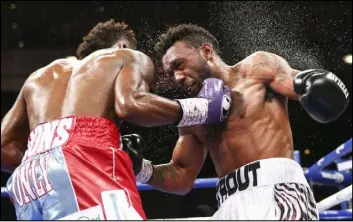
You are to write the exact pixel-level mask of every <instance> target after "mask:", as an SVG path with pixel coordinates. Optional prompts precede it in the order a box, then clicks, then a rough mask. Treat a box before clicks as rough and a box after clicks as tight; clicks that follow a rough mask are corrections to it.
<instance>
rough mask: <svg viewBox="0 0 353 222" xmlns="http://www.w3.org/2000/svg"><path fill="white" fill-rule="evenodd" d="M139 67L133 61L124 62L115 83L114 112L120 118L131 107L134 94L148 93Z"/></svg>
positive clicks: (147, 87)
mask: <svg viewBox="0 0 353 222" xmlns="http://www.w3.org/2000/svg"><path fill="white" fill-rule="evenodd" d="M139 66H140V65H139V64H138V63H135V62H133V61H126V62H125V63H124V64H123V65H122V68H121V70H120V72H119V74H118V76H117V79H116V81H115V89H114V93H115V111H116V112H117V114H118V115H119V114H120V116H124V115H123V113H124V110H126V109H127V108H128V107H129V106H132V105H133V104H132V103H133V102H134V95H135V94H137V93H142V92H149V86H148V84H147V82H146V81H145V79H144V75H143V73H142V72H141V68H140V67H139Z"/></svg>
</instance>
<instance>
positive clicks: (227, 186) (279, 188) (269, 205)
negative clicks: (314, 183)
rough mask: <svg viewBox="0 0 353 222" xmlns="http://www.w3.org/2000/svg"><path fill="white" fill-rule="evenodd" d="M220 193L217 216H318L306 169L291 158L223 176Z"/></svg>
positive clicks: (255, 165)
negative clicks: (306, 176)
mask: <svg viewBox="0 0 353 222" xmlns="http://www.w3.org/2000/svg"><path fill="white" fill-rule="evenodd" d="M216 192H217V193H216V197H217V200H218V205H219V209H218V211H217V212H216V214H215V215H214V216H213V219H240V220H255V219H256V220H261V219H271V220H277V219H282V220H283V219H291V220H292V219H302V220H303V219H305V220H310V219H317V209H316V203H315V200H314V197H313V194H312V192H311V190H310V187H309V185H308V183H307V180H306V178H305V176H304V172H303V169H302V168H301V166H300V165H299V164H297V163H296V162H295V161H293V160H291V159H286V158H272V159H264V160H259V161H255V162H252V163H249V164H247V165H245V166H242V167H240V168H239V169H236V170H234V171H233V172H231V173H229V174H228V175H227V176H225V177H223V178H221V179H220V181H219V182H218V184H217V187H216Z"/></svg>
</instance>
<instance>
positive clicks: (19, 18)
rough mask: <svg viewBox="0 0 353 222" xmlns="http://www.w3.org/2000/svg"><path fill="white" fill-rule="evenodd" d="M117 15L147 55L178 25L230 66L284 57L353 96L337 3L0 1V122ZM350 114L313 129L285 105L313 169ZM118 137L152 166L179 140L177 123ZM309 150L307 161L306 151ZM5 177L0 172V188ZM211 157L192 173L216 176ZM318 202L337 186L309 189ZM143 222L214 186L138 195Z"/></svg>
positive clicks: (345, 31)
mask: <svg viewBox="0 0 353 222" xmlns="http://www.w3.org/2000/svg"><path fill="white" fill-rule="evenodd" d="M110 18H114V19H115V20H116V21H125V22H127V23H128V24H129V25H130V26H131V27H132V28H133V29H134V30H135V32H136V34H137V40H138V48H139V49H140V50H141V51H143V52H145V53H147V54H148V55H150V56H151V57H152V58H153V59H158V58H154V54H153V51H152V48H153V44H154V42H155V40H156V38H157V36H158V34H159V33H161V32H162V31H163V30H165V29H166V28H167V27H168V26H170V25H175V24H178V23H196V24H198V25H201V26H203V27H205V28H206V29H208V30H209V31H210V32H211V33H213V34H214V35H215V36H216V37H217V38H218V39H219V41H220V45H221V49H222V51H223V55H222V58H223V59H224V60H225V61H226V62H227V63H229V64H235V63H237V62H238V61H239V60H241V59H243V58H245V57H246V56H248V55H249V54H250V53H252V52H255V51H257V50H265V51H269V52H273V53H277V54H279V55H280V56H282V57H284V58H285V59H286V60H287V61H288V62H289V64H290V65H291V66H292V67H293V68H296V69H302V70H303V69H309V68H325V69H327V70H330V71H332V72H334V73H335V74H337V76H339V77H340V78H341V79H342V80H343V81H344V82H345V84H346V86H347V87H348V90H349V92H351V91H352V84H351V82H352V66H351V65H349V64H345V63H344V61H343V57H344V56H345V55H346V54H351V53H352V3H351V1H349V2H348V1H347V2H344V1H335V2H313V1H306V2H220V3H215V2H200V1H193V2H184V1H183V2H182V1H170V2H153V1H152V2H151V1H149V2H136V1H126V2H125V1H124V2H123V1H111V2H103V1H87V2H1V117H3V116H4V115H5V114H6V112H7V111H8V110H9V108H10V107H11V106H12V104H13V102H14V101H15V99H16V97H17V94H18V92H19V90H20V87H21V85H22V83H23V82H24V80H25V78H26V77H27V76H28V75H29V74H30V73H31V72H33V71H35V70H36V69H38V68H40V67H41V66H44V65H46V64H48V63H49V62H51V61H52V60H54V59H56V58H61V57H65V56H70V55H74V54H75V50H76V47H77V46H78V44H79V43H80V42H81V39H82V37H83V36H85V35H86V34H87V33H88V32H89V30H90V29H91V28H92V27H93V26H94V25H96V23H97V22H101V21H106V20H108V19H110ZM153 92H154V93H156V94H159V95H162V96H165V97H168V98H176V97H181V96H183V93H182V92H181V91H180V90H179V89H165V88H162V87H161V84H157V86H156V88H155V89H154V90H153ZM351 114H352V108H351V104H350V105H349V107H348V109H347V110H346V112H345V113H344V114H343V115H342V116H341V117H340V118H339V119H338V120H336V121H334V122H332V123H329V124H324V125H323V124H319V123H317V122H315V121H314V120H312V119H311V118H310V117H309V116H308V115H307V114H306V113H305V112H304V111H303V110H302V109H301V107H300V105H298V103H297V102H294V101H290V102H289V116H290V121H291V126H292V129H293V136H294V145H295V149H296V150H300V152H301V155H302V165H303V166H304V167H305V166H310V165H311V164H313V163H314V162H315V161H317V160H319V159H320V158H321V157H322V156H324V155H326V154H327V153H329V152H330V151H331V150H333V149H334V148H336V147H337V146H338V145H340V144H342V143H343V142H345V141H346V140H348V139H349V138H351V127H352V118H351ZM122 133H123V134H126V133H139V134H141V135H142V136H143V137H144V138H145V140H146V142H147V149H146V150H145V152H144V155H145V157H146V158H147V159H150V160H152V161H153V163H155V164H158V163H165V162H167V161H169V160H170V157H171V153H172V151H173V147H174V144H175V142H176V139H177V131H176V128H175V127H172V126H167V127H152V128H144V127H138V126H134V125H131V124H123V126H122ZM305 149H309V150H310V151H311V152H310V154H308V155H304V150H305ZM8 176H9V175H8V174H6V173H1V185H2V186H4V185H5V184H6V180H7V178H8ZM215 176H216V174H215V171H214V167H213V163H212V161H211V160H210V158H209V157H208V158H207V160H206V163H205V165H204V168H203V169H202V171H201V173H200V175H199V177H200V178H201V177H215ZM315 191H316V192H315V196H316V198H317V200H321V199H323V198H324V197H326V196H328V195H330V194H331V193H333V192H336V191H337V189H336V188H326V187H324V188H323V187H315ZM141 196H142V200H143V204H144V208H145V211H146V214H147V217H148V218H164V217H190V216H196V215H195V209H196V206H197V205H199V204H208V205H210V206H211V207H214V208H215V207H216V202H215V193H214V189H204V190H194V191H192V192H190V193H189V194H188V195H186V196H184V197H181V196H176V195H172V194H166V193H162V192H158V191H148V192H141ZM1 219H2V220H5V219H6V220H11V219H15V213H14V210H13V208H12V206H11V204H10V202H9V200H8V199H7V198H1Z"/></svg>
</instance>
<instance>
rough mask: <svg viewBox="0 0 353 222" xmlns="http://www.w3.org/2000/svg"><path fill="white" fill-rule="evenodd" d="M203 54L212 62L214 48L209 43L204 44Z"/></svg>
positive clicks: (202, 46) (202, 47)
mask: <svg viewBox="0 0 353 222" xmlns="http://www.w3.org/2000/svg"><path fill="white" fill-rule="evenodd" d="M200 50H201V54H202V56H203V57H204V58H205V59H206V60H210V59H211V58H212V57H213V47H212V45H211V44H209V43H203V44H202V45H201V47H200Z"/></svg>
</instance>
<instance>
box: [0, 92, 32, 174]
mask: <svg viewBox="0 0 353 222" xmlns="http://www.w3.org/2000/svg"><path fill="white" fill-rule="evenodd" d="M29 131H30V129H29V121H28V116H27V111H26V102H25V100H24V98H23V90H21V91H20V93H19V95H18V97H17V99H16V101H15V103H14V105H13V106H12V108H11V109H10V110H9V111H8V113H7V114H6V115H5V116H4V118H3V119H2V121H1V170H2V171H7V172H12V171H13V170H14V169H15V168H16V167H17V166H18V165H19V164H20V163H21V160H22V157H23V155H24V152H25V150H26V142H27V138H28V135H29Z"/></svg>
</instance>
